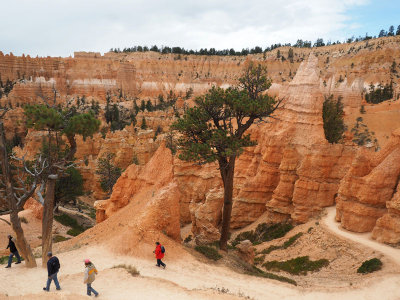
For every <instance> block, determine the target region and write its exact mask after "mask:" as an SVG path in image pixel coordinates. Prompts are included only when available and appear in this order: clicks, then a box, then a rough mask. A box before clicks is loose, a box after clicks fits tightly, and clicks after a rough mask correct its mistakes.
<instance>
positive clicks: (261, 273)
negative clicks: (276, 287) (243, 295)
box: [246, 266, 297, 285]
mask: <svg viewBox="0 0 400 300" xmlns="http://www.w3.org/2000/svg"><path fill="white" fill-rule="evenodd" d="M251 267H252V268H251V269H250V270H247V271H246V274H247V275H252V276H257V277H263V278H269V279H274V280H278V281H282V282H287V283H290V284H293V285H297V282H296V281H295V280H293V279H290V278H287V277H285V276H279V275H276V274H272V273H268V272H264V271H263V270H261V269H259V268H257V267H256V266H251Z"/></svg>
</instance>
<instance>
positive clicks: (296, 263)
mask: <svg viewBox="0 0 400 300" xmlns="http://www.w3.org/2000/svg"><path fill="white" fill-rule="evenodd" d="M328 264H329V261H328V260H327V259H319V260H315V261H311V260H310V259H309V257H308V256H301V257H296V258H293V259H290V260H286V261H276V260H274V261H268V262H266V263H265V264H263V267H264V268H266V269H267V270H277V271H279V270H282V271H285V272H288V273H290V274H294V275H307V272H308V271H310V272H314V271H319V270H320V269H321V268H322V267H326V266H327V265H328Z"/></svg>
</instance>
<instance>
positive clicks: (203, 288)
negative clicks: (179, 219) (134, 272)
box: [0, 208, 400, 300]
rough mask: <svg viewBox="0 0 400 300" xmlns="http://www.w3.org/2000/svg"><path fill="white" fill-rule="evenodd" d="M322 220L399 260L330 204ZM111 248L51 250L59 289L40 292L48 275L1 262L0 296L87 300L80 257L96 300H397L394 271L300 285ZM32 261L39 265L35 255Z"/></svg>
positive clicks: (399, 282)
mask: <svg viewBox="0 0 400 300" xmlns="http://www.w3.org/2000/svg"><path fill="white" fill-rule="evenodd" d="M321 223H323V224H324V226H327V227H328V228H329V229H330V230H332V231H333V232H334V233H335V234H337V235H339V236H341V237H342V238H346V239H350V240H351V241H353V242H357V243H362V244H364V245H365V246H367V247H373V248H374V249H376V250H377V251H380V252H382V253H384V254H385V255H387V256H390V258H392V259H393V261H395V262H396V263H399V259H400V258H399V254H398V251H399V250H396V249H393V248H390V247H388V246H385V245H381V244H378V243H376V242H374V241H370V240H368V237H367V236H365V235H359V234H353V233H348V232H345V231H342V230H340V229H338V225H337V223H335V221H334V208H329V209H328V213H327V214H326V216H324V217H323V219H322V221H321ZM149 247H150V245H149ZM112 250H113V249H112V248H107V249H106V248H105V247H102V246H90V243H89V245H86V246H82V247H81V248H78V249H75V250H72V251H68V252H62V253H57V252H56V251H55V255H56V256H57V257H59V259H60V263H61V270H60V272H59V276H58V277H59V281H60V284H61V287H62V290H61V291H55V287H54V284H53V283H52V286H51V291H50V292H49V293H46V292H44V291H43V290H42V288H43V286H44V284H45V281H46V279H47V273H46V270H45V269H42V268H41V267H38V268H35V269H27V268H25V267H24V265H23V264H20V265H15V264H13V265H12V268H11V269H5V268H4V265H3V266H1V267H0V278H1V281H0V299H33V300H35V299H38V300H39V299H40V300H41V299H68V300H69V299H71V300H72V299H78V300H79V299H89V298H88V297H87V296H86V286H85V285H84V284H83V271H84V266H83V260H84V259H85V258H90V259H91V260H92V261H93V263H94V264H95V265H96V267H97V269H98V270H99V275H98V276H97V278H96V281H95V282H94V283H93V287H94V288H95V289H96V290H97V291H98V292H99V293H100V296H99V297H98V299H109V300H130V299H140V300H141V299H151V300H153V299H154V298H156V297H162V298H163V299H171V300H180V299H217V300H218V299H233V300H235V299H257V300H261V299H268V300H282V299H284V300H303V299H304V300H321V299H323V300H338V299H341V300H343V299H349V300H378V299H379V300H400V276H399V275H397V274H393V275H392V274H389V275H388V274H385V275H379V272H378V273H377V274H370V275H365V282H364V283H363V284H362V285H361V286H359V287H352V286H351V285H350V284H349V287H346V288H343V287H330V288H299V287H294V286H291V285H289V284H285V283H281V282H278V281H273V280H268V279H264V278H258V277H252V276H247V275H243V274H239V273H236V272H234V271H232V270H231V269H229V268H227V267H225V266H221V265H218V264H213V263H204V262H201V261H199V260H197V259H196V258H194V257H193V256H191V255H190V254H189V253H186V254H185V255H181V257H180V258H175V259H172V257H171V256H170V257H168V250H170V251H171V250H172V249H171V248H169V249H168V248H167V252H166V257H165V260H164V261H165V263H166V264H167V268H166V269H165V270H163V269H159V268H157V267H156V266H155V259H152V260H150V259H147V258H138V257H136V256H133V255H130V256H126V255H118V254H116V253H113V252H112ZM37 262H38V265H40V264H41V262H40V259H38V260H37ZM119 264H126V265H132V266H135V267H136V268H137V269H138V270H139V272H140V276H137V277H133V276H131V275H130V274H129V273H128V272H127V271H126V270H125V269H122V268H113V267H114V266H116V265H119ZM282 275H284V274H282Z"/></svg>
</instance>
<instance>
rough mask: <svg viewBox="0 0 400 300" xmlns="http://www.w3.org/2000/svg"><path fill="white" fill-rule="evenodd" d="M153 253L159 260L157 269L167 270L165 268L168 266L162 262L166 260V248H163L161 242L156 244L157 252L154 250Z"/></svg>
mask: <svg viewBox="0 0 400 300" xmlns="http://www.w3.org/2000/svg"><path fill="white" fill-rule="evenodd" d="M153 253H155V254H156V259H157V264H156V266H157V267H160V266H162V267H163V268H164V269H165V267H166V266H167V265H166V264H164V263H163V262H162V260H161V259H163V258H164V253H165V248H164V246H162V245H161V244H160V243H159V242H156V250H154V251H153Z"/></svg>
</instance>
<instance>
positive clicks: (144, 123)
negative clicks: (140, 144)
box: [140, 117, 147, 130]
mask: <svg viewBox="0 0 400 300" xmlns="http://www.w3.org/2000/svg"><path fill="white" fill-rule="evenodd" d="M140 128H141V129H143V130H145V129H147V124H146V119H145V118H144V117H143V118H142V125H140Z"/></svg>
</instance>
